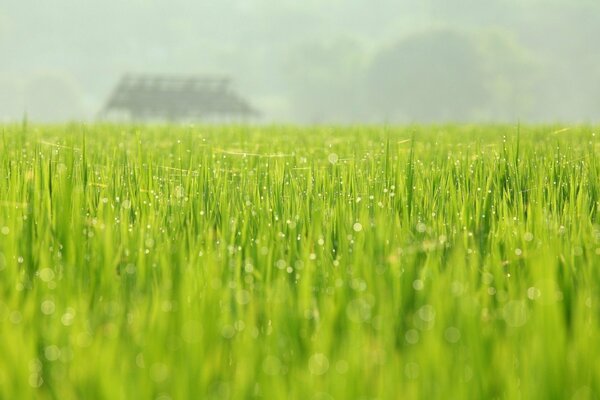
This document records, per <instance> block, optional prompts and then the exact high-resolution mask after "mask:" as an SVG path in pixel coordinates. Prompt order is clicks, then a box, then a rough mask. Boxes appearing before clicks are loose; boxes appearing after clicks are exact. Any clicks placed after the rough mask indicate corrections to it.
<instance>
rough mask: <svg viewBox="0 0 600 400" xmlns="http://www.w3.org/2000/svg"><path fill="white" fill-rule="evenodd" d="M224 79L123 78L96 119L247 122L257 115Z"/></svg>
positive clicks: (132, 76)
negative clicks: (99, 117) (99, 116)
mask: <svg viewBox="0 0 600 400" xmlns="http://www.w3.org/2000/svg"><path fill="white" fill-rule="evenodd" d="M230 83H231V82H230V80H229V79H227V78H210V77H195V76H191V77H180V76H153V75H125V76H124V77H123V78H121V80H120V81H119V83H118V84H117V86H116V88H115V89H114V91H113V92H112V94H111V96H110V97H109V99H108V101H107V103H106V105H105V106H104V108H103V110H102V111H101V113H100V115H101V116H102V117H104V118H111V117H119V118H121V119H123V118H125V119H129V120H134V121H150V120H159V121H172V122H186V121H206V120H208V121H231V120H247V119H249V118H252V117H256V116H258V112H257V111H256V110H255V109H254V108H253V107H252V106H251V105H250V104H249V103H248V102H247V101H246V100H244V99H243V98H241V97H240V96H239V95H238V94H236V93H235V92H234V91H233V90H232V89H231V86H230Z"/></svg>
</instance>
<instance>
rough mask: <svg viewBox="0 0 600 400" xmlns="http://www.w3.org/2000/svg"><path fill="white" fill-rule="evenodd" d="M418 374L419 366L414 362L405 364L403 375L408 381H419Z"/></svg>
mask: <svg viewBox="0 0 600 400" xmlns="http://www.w3.org/2000/svg"><path fill="white" fill-rule="evenodd" d="M420 372H421V369H420V368H419V364H417V363H415V362H409V363H406V365H405V366H404V375H406V377H407V378H408V379H411V380H414V379H419V374H420Z"/></svg>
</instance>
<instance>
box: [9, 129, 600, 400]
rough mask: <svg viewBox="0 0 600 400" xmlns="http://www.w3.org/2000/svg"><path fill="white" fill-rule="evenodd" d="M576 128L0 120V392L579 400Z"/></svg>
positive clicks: (592, 308)
mask: <svg viewBox="0 0 600 400" xmlns="http://www.w3.org/2000/svg"><path fill="white" fill-rule="evenodd" d="M595 132H596V133H599V134H600V131H597V130H596V131H595V130H594V128H593V127H577V128H572V129H570V130H563V129H560V127H551V126H529V127H521V128H520V129H517V128H514V127H510V126H427V127H420V126H415V127H406V128H391V127H345V128H338V127H319V128H295V127H268V128H255V127H249V126H230V127H208V126H207V127H175V126H164V127H141V126H140V127H136V126H112V125H96V126H80V125H70V126H60V127H56V126H54V127H52V126H50V127H47V126H27V125H25V124H24V125H23V126H4V127H0V133H1V138H0V398H3V399H4V398H6V399H13V398H15V399H16V398H19V399H25V398H39V399H71V398H73V399H74V398H80V399H133V398H139V399H161V400H166V399H183V398H202V399H227V398H231V399H246V398H264V399H278V398H295V399H397V398H423V399H432V398H440V399H458V398H461V399H462V398H473V399H484V398H485V399H492V398H499V399H519V398H521V399H570V398H575V399H591V398H597V397H598V396H599V395H600V383H599V382H600V369H599V368H598V367H597V362H598V360H599V359H600V346H599V345H598V343H599V340H600V313H599V311H600V308H599V297H598V295H599V284H600V268H598V266H599V265H600V225H598V207H599V205H600V203H599V202H600V180H599V177H600V163H599V162H598V152H599V150H600V142H599V141H598V136H597V135H596V133H595Z"/></svg>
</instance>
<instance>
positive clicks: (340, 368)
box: [335, 360, 348, 375]
mask: <svg viewBox="0 0 600 400" xmlns="http://www.w3.org/2000/svg"><path fill="white" fill-rule="evenodd" d="M335 371H336V372H337V373H338V374H340V375H343V374H345V373H346V372H348V362H347V361H346V360H339V361H338V362H336V363H335Z"/></svg>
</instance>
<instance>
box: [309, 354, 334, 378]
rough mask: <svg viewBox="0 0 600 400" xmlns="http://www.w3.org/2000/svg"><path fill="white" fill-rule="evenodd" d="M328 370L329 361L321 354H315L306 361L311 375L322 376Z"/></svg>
mask: <svg viewBox="0 0 600 400" xmlns="http://www.w3.org/2000/svg"><path fill="white" fill-rule="evenodd" d="M328 369H329V360H328V359H327V357H326V356H325V355H324V354H323V353H315V354H313V355H312V356H311V357H310V358H309V360H308V370H309V371H310V373H311V374H313V375H323V374H324V373H326V372H327V370H328Z"/></svg>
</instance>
